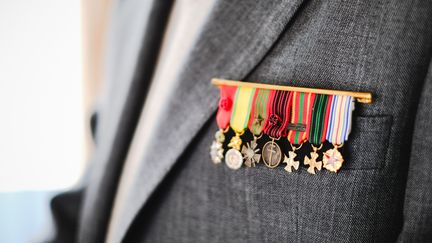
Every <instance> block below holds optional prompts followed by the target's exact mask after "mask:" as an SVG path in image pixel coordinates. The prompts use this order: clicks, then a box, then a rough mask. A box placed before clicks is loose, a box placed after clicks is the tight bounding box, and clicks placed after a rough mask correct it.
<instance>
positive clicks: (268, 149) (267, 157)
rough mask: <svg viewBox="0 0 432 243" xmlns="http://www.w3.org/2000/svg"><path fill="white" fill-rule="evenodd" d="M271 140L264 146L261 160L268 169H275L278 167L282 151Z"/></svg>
mask: <svg viewBox="0 0 432 243" xmlns="http://www.w3.org/2000/svg"><path fill="white" fill-rule="evenodd" d="M274 140H275V139H274V138H273V139H272V140H271V141H269V142H267V143H266V144H264V147H263V151H262V158H263V161H264V164H265V165H266V166H267V167H269V168H275V167H277V166H278V165H279V163H280V162H281V159H282V151H281V148H280V147H279V145H278V144H277V143H275V141H274Z"/></svg>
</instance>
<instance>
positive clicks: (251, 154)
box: [241, 140, 261, 167]
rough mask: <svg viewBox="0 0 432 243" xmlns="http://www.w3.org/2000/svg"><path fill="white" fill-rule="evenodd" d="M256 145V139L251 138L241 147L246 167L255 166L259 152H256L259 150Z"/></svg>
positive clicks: (258, 159) (259, 155)
mask: <svg viewBox="0 0 432 243" xmlns="http://www.w3.org/2000/svg"><path fill="white" fill-rule="evenodd" d="M257 146H258V144H257V142H256V140H252V141H251V142H250V143H247V144H246V146H243V148H242V151H241V152H242V154H243V158H244V159H245V162H244V164H245V165H246V166H247V167H255V164H256V163H259V161H260V158H261V154H258V152H259V151H260V150H259V149H257V148H256V147H257Z"/></svg>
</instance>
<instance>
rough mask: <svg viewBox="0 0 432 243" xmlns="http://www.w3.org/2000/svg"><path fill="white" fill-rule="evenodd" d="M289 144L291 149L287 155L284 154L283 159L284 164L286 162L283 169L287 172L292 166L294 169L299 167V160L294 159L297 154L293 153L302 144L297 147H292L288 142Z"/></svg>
mask: <svg viewBox="0 0 432 243" xmlns="http://www.w3.org/2000/svg"><path fill="white" fill-rule="evenodd" d="M290 145H291V148H292V151H289V152H288V157H287V156H286V155H284V157H285V158H284V161H283V162H284V163H285V164H287V165H286V166H285V168H284V169H285V171H287V172H289V173H291V172H292V168H294V170H298V168H299V165H300V162H299V161H296V160H294V159H295V157H297V154H296V153H295V151H296V150H299V149H300V148H301V147H302V146H303V144H301V145H300V146H299V147H294V146H293V145H292V144H290Z"/></svg>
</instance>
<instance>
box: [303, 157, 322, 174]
mask: <svg viewBox="0 0 432 243" xmlns="http://www.w3.org/2000/svg"><path fill="white" fill-rule="evenodd" d="M310 156H311V157H310V158H309V157H307V156H305V158H304V164H305V165H309V168H308V169H307V171H308V172H309V173H310V174H314V175H315V168H316V169H317V170H321V166H322V162H321V161H318V162H317V161H316V160H317V159H318V153H317V152H316V151H313V152H311V153H310Z"/></svg>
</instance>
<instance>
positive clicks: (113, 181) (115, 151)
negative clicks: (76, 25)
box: [78, 0, 171, 243]
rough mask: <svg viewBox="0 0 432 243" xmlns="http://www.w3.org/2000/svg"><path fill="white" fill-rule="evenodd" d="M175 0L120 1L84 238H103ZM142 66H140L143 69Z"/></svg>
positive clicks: (110, 41)
mask: <svg viewBox="0 0 432 243" xmlns="http://www.w3.org/2000/svg"><path fill="white" fill-rule="evenodd" d="M170 3H171V1H166V0H165V1H159V0H145V1H144V0H128V1H118V2H117V5H116V7H115V9H114V10H115V11H114V13H113V21H112V23H111V26H110V33H109V35H108V36H107V38H108V49H107V63H106V67H105V69H106V70H105V76H106V78H105V80H104V81H105V84H104V88H105V90H103V92H102V97H101V98H102V100H101V106H100V107H98V108H99V109H98V125H97V132H96V140H97V148H96V150H95V152H94V154H93V158H92V163H91V168H89V169H88V170H89V171H90V173H91V174H89V175H88V178H86V182H85V184H86V191H85V198H84V202H83V207H82V209H81V211H82V213H81V219H80V224H79V225H80V228H79V229H78V230H79V232H78V241H79V242H91V243H93V242H103V241H104V237H105V234H106V228H107V224H108V219H109V216H110V212H111V208H112V204H113V197H114V195H115V192H116V186H117V183H118V178H119V176H120V173H121V170H122V165H123V161H124V158H125V156H126V154H127V151H128V146H129V142H130V140H131V138H132V136H133V132H134V129H135V126H136V122H137V120H138V117H139V113H140V110H141V106H142V103H143V101H144V98H145V96H146V90H147V87H148V84H149V81H150V78H151V74H152V72H153V69H154V65H155V61H156V57H157V52H158V48H159V44H160V43H161V37H162V34H163V29H164V23H165V22H166V17H167V15H168V13H169V8H170ZM137 67H139V68H137Z"/></svg>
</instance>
